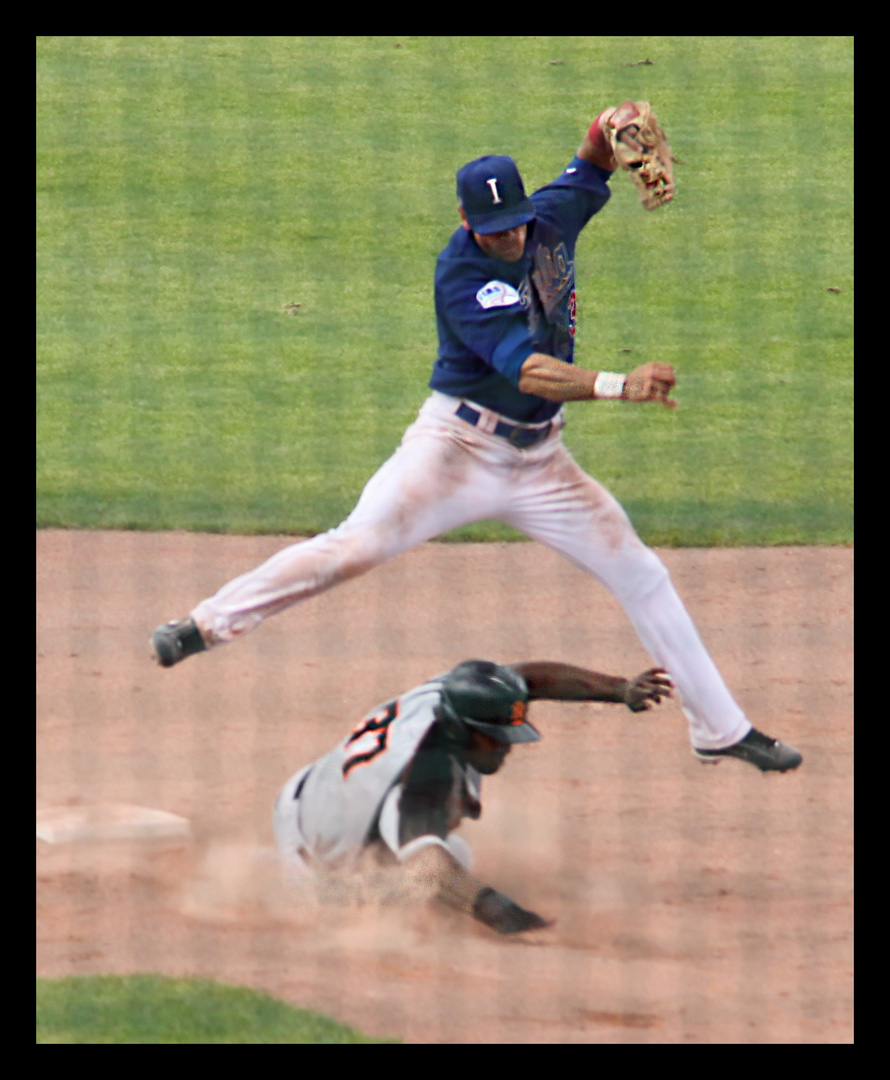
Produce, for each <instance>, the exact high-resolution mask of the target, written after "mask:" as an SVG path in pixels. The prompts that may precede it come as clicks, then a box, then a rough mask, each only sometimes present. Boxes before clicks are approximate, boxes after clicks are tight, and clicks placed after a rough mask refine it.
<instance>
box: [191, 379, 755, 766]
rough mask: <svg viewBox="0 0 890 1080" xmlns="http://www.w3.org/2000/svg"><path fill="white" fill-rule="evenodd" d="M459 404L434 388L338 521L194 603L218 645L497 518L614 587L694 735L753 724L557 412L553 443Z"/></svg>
mask: <svg viewBox="0 0 890 1080" xmlns="http://www.w3.org/2000/svg"><path fill="white" fill-rule="evenodd" d="M459 404H460V402H459V401H458V399H456V398H453V397H449V396H447V395H445V394H440V393H436V392H434V393H433V394H432V395H431V396H430V397H429V398H428V399H427V400H426V402H425V404H424V405H423V407H422V408H421V410H420V413H419V415H418V418H417V420H416V421H415V422H414V423H413V424H412V425H411V426H410V427H409V428H408V430H407V431H406V432H405V435H404V437H403V439H402V442H401V444H400V446H399V447H398V449H397V450H396V452H395V453H394V454H393V456H392V457H391V458H389V460H388V461H386V462H385V463H384V464H383V465H382V466H381V467H380V469H379V470H378V471H377V472H376V473H375V475H374V476H373V477H371V479H370V480H369V481H368V484H367V486H366V487H365V489H364V491H363V492H362V495H361V497H360V499H359V501H358V503H357V504H356V507H355V509H354V510H353V511H352V513H351V514H350V515H349V517H348V518H347V519H346V520H345V521H344V522H342V524H340V525H338V526H337V527H336V528H334V529H331V530H330V531H328V532H326V533H323V534H321V535H319V536H315V537H313V538H311V539H309V540H303V541H300V542H298V543H295V544H292V545H290V546H289V547H286V548H284V549H283V550H282V551H279V552H278V553H277V554H276V555H273V556H272V558H270V559H268V560H267V561H266V562H265V563H263V564H262V565H261V566H259V567H257V568H256V569H254V570H251V571H249V572H248V573H246V574H243V575H241V576H240V577H237V578H235V579H234V580H233V581H231V582H229V583H228V584H227V585H224V586H223V588H221V589H220V590H219V592H218V593H217V594H216V595H215V596H213V597H211V598H209V599H207V600H204V601H203V602H202V603H200V604H198V606H197V607H196V608H195V609H194V610H193V611H192V613H191V614H192V617H193V618H194V619H195V621H196V623H197V624H198V626H199V628H200V629H201V631H202V633H203V635H204V637H205V639H206V640H207V643H208V645H210V646H212V645H216V644H219V643H222V642H226V641H231V640H232V639H233V638H236V637H238V636H239V635H241V634H244V633H246V632H248V631H250V630H252V629H253V628H254V627H255V626H257V625H258V624H259V623H260V622H262V621H263V620H264V619H266V618H268V616H270V615H274V614H276V613H277V612H279V611H283V610H284V609H285V608H287V607H290V606H291V605H293V604H297V603H299V602H300V601H301V600H307V599H309V598H310V597H312V596H316V595H318V594H319V593H321V592H323V591H324V590H326V589H330V588H332V587H333V586H334V585H337V584H339V583H340V582H342V581H346V580H347V579H349V578H352V577H356V576H357V575H359V574H363V573H365V572H366V571H367V570H370V569H371V568H372V567H374V566H378V565H379V564H380V563H382V562H385V561H386V560H387V559H390V558H392V557H393V556H394V555H398V554H400V553H401V552H403V551H407V550H409V549H410V548H412V547H415V546H416V545H417V544H421V543H423V542H424V541H427V540H431V539H433V538H435V537H437V536H441V535H442V534H443V533H445V532H448V531H449V530H451V529H454V528H457V527H459V526H461V525H466V524H468V523H470V522H474V521H482V520H487V519H495V520H500V521H503V522H505V523H506V524H508V525H511V526H513V527H514V528H516V529H518V530H520V531H521V532H523V533H525V534H526V535H527V536H529V537H531V538H532V539H533V540H537V541H539V542H540V543H542V544H546V545H547V546H548V547H550V548H553V549H554V550H555V551H558V552H559V553H560V554H562V555H564V556H565V557H566V558H567V559H570V560H571V561H572V562H573V563H575V565H577V566H579V567H580V568H581V569H582V570H585V571H586V572H587V573H589V574H591V575H593V576H594V577H595V578H596V579H597V580H598V581H600V582H601V583H602V584H603V585H604V586H605V587H606V588H607V589H608V590H609V591H610V592H611V593H612V594H613V595H614V596H615V597H616V598H617V600H618V601H619V602H620V603H621V605H622V606H623V608H624V610H625V612H626V613H627V615H628V618H629V619H630V620H631V622H632V624H633V626H634V628H635V630H636V632H637V634H638V636H639V638H640V641H641V642H642V644H643V646H644V648H645V649H646V651H647V652H648V653H649V654H650V656H652V658H653V660H654V661H655V662H656V663H657V664H658V665H659V666H661V667H663V668H665V670H666V671H668V672H669V673H670V675H671V678H672V679H673V681H674V684H675V686H676V688H677V692H678V694H679V698H680V703H681V705H682V708H683V711H684V713H685V714H686V718H687V720H688V722H689V733H690V740H691V742H692V745H693V746H694V747H697V748H698V749H701V750H717V749H722V748H723V747H726V746H731V745H732V744H733V743H735V742H738V740H739V739H741V738H743V737H744V736H745V735H746V734H747V733H748V731H749V730H750V728H751V724H750V723H749V721H748V720H747V719H746V717H745V715H744V713H743V712H742V710H741V708H740V707H739V705H738V704H737V703H736V702H735V700H734V699H733V697H732V695H731V694H730V692H729V690H728V689H727V687H726V684H725V683H724V681H723V679H722V677H721V675H720V673H719V672H718V670H717V668H716V666H715V664H714V662H713V660H712V659H711V657H710V655H709V654H708V652H707V650H706V649H705V647H704V645H703V643H702V641H701V638H700V637H699V634H698V631H697V630H696V628H695V626H694V624H693V622H692V619H691V618H690V616H689V614H688V612H687V611H686V608H685V606H684V605H683V602H682V601H681V600H680V597H679V596H678V595H677V592H676V590H675V588H674V586H673V584H672V582H671V580H670V576H669V574H668V571H667V568H666V567H665V566H664V564H663V563H662V562H661V560H660V559H659V558H658V556H657V555H656V554H655V552H654V551H652V550H651V549H650V548H648V547H646V545H645V544H644V543H643V542H642V540H640V538H639V537H638V536H637V534H636V532H635V530H634V528H633V526H632V525H631V523H630V520H629V519H628V517H627V514H626V513H625V512H624V510H623V509H622V507H621V506H620V505H619V503H618V502H617V500H616V499H615V498H614V497H613V496H612V495H611V494H610V493H609V492H608V491H607V490H606V489H605V488H604V487H603V486H602V485H601V484H599V483H597V481H596V480H594V479H593V478H592V477H590V476H588V475H587V473H585V472H584V471H583V470H582V469H581V467H580V466H579V465H578V464H577V462H576V461H575V460H574V458H573V457H572V456H571V454H570V453H569V451H568V450H567V449H566V447H565V445H564V443H563V441H562V435H561V432H560V431H559V430H558V429H559V426H560V424H561V421H560V423H557V424H556V425H555V430H554V432H553V433H552V434H551V435H550V436H549V437H548V438H547V439H545V440H544V441H543V442H540V443H538V444H537V445H536V446H534V447H531V448H530V449H525V450H520V449H516V448H515V447H514V446H512V445H511V444H510V443H509V442H508V441H507V440H506V439H504V438H502V437H500V436H496V435H494V434H489V433H488V431H493V428H494V424H495V423H496V421H497V420H499V419H503V418H501V417H497V416H496V414H494V413H491V412H489V411H488V410H485V409H481V408H480V407H479V406H475V405H474V408H475V409H476V410H477V411H478V412H480V413H481V414H482V420H481V421H480V423H479V425H478V426H476V427H474V426H472V425H471V424H469V423H467V422H466V421H464V420H461V419H459V418H458V417H457V416H456V415H455V410H456V408H457V406H458V405H459ZM483 428H486V429H488V430H482V429H483Z"/></svg>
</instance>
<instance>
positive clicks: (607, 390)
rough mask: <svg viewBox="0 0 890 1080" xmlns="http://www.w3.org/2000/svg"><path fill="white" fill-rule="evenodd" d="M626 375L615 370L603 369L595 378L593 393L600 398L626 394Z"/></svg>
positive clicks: (618, 396) (617, 396)
mask: <svg viewBox="0 0 890 1080" xmlns="http://www.w3.org/2000/svg"><path fill="white" fill-rule="evenodd" d="M626 382H627V376H626V375H619V374H618V373H617V372H614V371H601V372H599V374H598V375H597V377H596V378H595V379H594V382H593V393H594V396H595V397H598V398H620V397H621V396H622V395H623V394H624V384H625V383H626Z"/></svg>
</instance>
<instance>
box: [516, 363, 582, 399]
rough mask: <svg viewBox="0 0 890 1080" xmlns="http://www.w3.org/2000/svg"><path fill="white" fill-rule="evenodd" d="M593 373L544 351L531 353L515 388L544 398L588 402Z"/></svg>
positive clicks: (521, 369) (520, 372)
mask: <svg viewBox="0 0 890 1080" xmlns="http://www.w3.org/2000/svg"><path fill="white" fill-rule="evenodd" d="M596 376H597V372H595V371H585V370H584V368H579V367H575V365H574V364H566V363H564V362H563V361H562V360H557V359H556V357H555V356H548V355H547V354H546V353H532V354H531V356H529V357H528V358H527V359H526V360H525V362H524V363H523V365H522V367H521V368H520V371H519V389H520V390H521V391H522V392H523V394H534V395H535V396H536V397H542V398H545V399H546V400H547V401H590V400H592V399H593V398H594V397H596V391H595V390H594V383H595V382H596Z"/></svg>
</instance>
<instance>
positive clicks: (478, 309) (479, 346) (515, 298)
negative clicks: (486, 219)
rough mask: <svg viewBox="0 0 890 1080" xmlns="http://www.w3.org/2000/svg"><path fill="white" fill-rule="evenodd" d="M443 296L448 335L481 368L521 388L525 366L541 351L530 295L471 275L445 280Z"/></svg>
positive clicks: (515, 286) (444, 319) (444, 320)
mask: <svg viewBox="0 0 890 1080" xmlns="http://www.w3.org/2000/svg"><path fill="white" fill-rule="evenodd" d="M455 277H456V275H455ZM449 286H450V287H449ZM441 294H442V300H441V314H442V316H443V319H442V321H443V322H444V323H445V325H447V327H448V331H449V333H450V334H452V335H454V337H455V338H456V339H457V342H459V344H460V346H462V347H463V349H466V350H469V352H470V353H472V354H473V355H474V356H476V357H478V358H479V360H480V361H481V362H482V364H484V365H486V366H488V367H490V368H492V369H493V370H494V371H496V372H497V373H498V374H499V375H502V376H503V377H504V378H506V379H508V380H509V381H510V382H511V383H512V384H513V385H514V386H516V385H518V383H519V372H520V369H521V367H522V365H523V363H524V362H525V361H526V360H527V359H528V357H529V356H531V354H532V353H533V352H535V351H536V348H535V344H534V341H533V340H532V336H531V332H530V330H529V325H528V309H529V298H528V295H527V291H526V290H525V289H524V288H523V287H522V286H521V285H520V286H517V285H514V284H512V283H510V282H509V281H503V280H500V279H499V278H494V277H492V278H486V277H480V276H477V275H472V276H471V275H466V276H464V277H462V279H457V280H453V281H451V282H449V281H447V280H446V281H445V282H444V283H443V288H442V290H441ZM461 351H462V350H461ZM480 373H481V372H480Z"/></svg>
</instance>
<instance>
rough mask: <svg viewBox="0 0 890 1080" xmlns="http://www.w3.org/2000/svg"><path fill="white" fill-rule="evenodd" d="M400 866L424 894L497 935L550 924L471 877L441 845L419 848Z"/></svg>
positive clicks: (535, 928) (516, 932)
mask: <svg viewBox="0 0 890 1080" xmlns="http://www.w3.org/2000/svg"><path fill="white" fill-rule="evenodd" d="M404 867H405V870H406V872H407V874H408V875H409V877H410V878H411V879H412V880H413V882H414V883H415V884H416V885H418V886H420V887H421V888H422V890H423V891H424V892H425V893H427V894H428V895H430V896H434V897H435V898H436V899H437V900H440V901H441V902H442V903H444V904H447V905H448V906H449V907H452V908H456V909H457V910H458V911H464V912H466V913H467V914H468V915H472V916H473V918H474V919H478V920H479V922H482V923H484V924H485V925H486V926H489V927H491V929H492V930H495V931H496V932H497V933H499V934H519V933H522V932H523V931H525V930H540V929H542V928H543V927H545V926H550V925H552V924H551V923H550V922H548V921H547V920H546V919H542V918H541V916H540V915H536V914H535V913H534V912H533V911H526V909H525V908H521V907H520V906H519V905H518V904H517V903H514V901H513V900H511V899H510V897H509V896H505V895H504V893H501V892H498V891H497V890H496V889H492V888H491V887H490V886H488V885H485V884H483V882H481V881H479V880H478V879H477V878H475V877H473V875H472V874H471V873H470V872H469V871H468V870H465V869H464V868H463V867H462V866H461V865H460V863H459V862H458V861H457V860H456V859H455V858H454V857H453V856H452V855H451V854H450V853H449V852H448V851H446V850H445V848H444V847H442V845H441V844H436V843H432V844H427V845H426V846H425V847H422V848H420V850H419V851H416V852H415V853H414V854H413V855H411V856H410V857H409V858H407V859H406V860H405V862H404Z"/></svg>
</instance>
